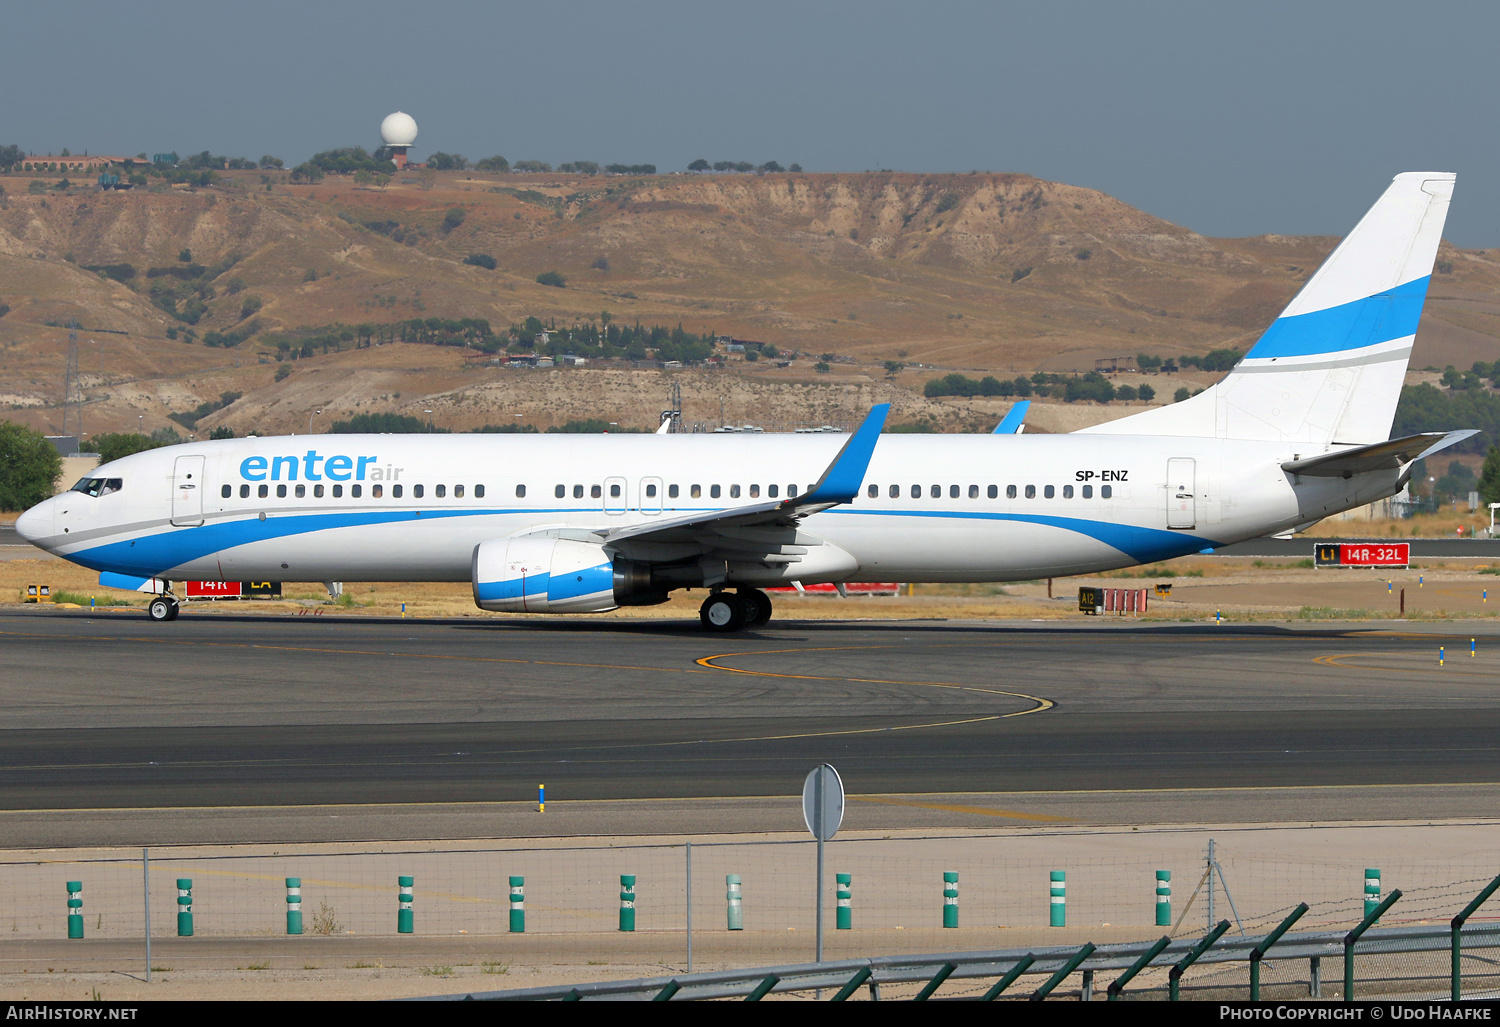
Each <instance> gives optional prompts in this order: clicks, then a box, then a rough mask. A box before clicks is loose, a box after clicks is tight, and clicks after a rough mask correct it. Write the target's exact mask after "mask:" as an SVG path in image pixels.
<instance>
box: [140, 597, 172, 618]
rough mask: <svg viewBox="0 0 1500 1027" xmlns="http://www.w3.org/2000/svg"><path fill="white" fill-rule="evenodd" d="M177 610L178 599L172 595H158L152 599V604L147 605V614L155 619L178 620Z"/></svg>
mask: <svg viewBox="0 0 1500 1027" xmlns="http://www.w3.org/2000/svg"><path fill="white" fill-rule="evenodd" d="M177 612H178V605H177V600H175V599H173V598H172V597H171V596H157V597H156V598H155V599H153V600H151V605H149V606H147V607H146V613H147V615H148V616H149V617H150V618H151V619H152V620H154V621H169V620H176V619H177Z"/></svg>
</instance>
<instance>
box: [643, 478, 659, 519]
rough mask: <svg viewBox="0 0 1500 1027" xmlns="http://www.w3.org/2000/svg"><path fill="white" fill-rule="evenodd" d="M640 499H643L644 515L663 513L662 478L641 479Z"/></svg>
mask: <svg viewBox="0 0 1500 1027" xmlns="http://www.w3.org/2000/svg"><path fill="white" fill-rule="evenodd" d="M640 499H641V513H643V514H659V513H661V479H660V478H642V479H641V496H640Z"/></svg>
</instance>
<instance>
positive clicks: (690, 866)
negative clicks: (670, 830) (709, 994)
mask: <svg viewBox="0 0 1500 1027" xmlns="http://www.w3.org/2000/svg"><path fill="white" fill-rule="evenodd" d="M683 847H684V849H685V850H686V853H687V857H686V858H687V950H688V953H687V956H688V968H687V972H688V973H692V972H693V843H692V842H684V843H683Z"/></svg>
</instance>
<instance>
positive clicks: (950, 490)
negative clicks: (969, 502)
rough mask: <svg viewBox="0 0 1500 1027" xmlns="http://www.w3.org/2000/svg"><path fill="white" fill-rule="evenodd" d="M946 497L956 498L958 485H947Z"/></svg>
mask: <svg viewBox="0 0 1500 1027" xmlns="http://www.w3.org/2000/svg"><path fill="white" fill-rule="evenodd" d="M948 498H949V499H957V498H958V486H957V485H949V486H948Z"/></svg>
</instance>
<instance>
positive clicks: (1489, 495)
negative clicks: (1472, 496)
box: [1475, 446, 1500, 503]
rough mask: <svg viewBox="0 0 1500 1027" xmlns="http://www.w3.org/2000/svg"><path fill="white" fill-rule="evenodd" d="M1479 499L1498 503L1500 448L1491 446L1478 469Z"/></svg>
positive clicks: (1499, 496) (1499, 492) (1499, 495)
mask: <svg viewBox="0 0 1500 1027" xmlns="http://www.w3.org/2000/svg"><path fill="white" fill-rule="evenodd" d="M1475 487H1476V488H1478V489H1479V497H1480V498H1481V499H1483V500H1484V501H1485V502H1486V503H1500V446H1491V447H1490V449H1489V452H1488V453H1486V454H1485V455H1484V466H1483V467H1481V468H1480V469H1479V484H1478V485H1477V486H1475Z"/></svg>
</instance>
